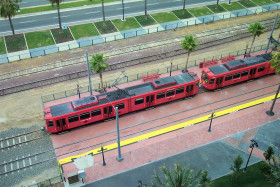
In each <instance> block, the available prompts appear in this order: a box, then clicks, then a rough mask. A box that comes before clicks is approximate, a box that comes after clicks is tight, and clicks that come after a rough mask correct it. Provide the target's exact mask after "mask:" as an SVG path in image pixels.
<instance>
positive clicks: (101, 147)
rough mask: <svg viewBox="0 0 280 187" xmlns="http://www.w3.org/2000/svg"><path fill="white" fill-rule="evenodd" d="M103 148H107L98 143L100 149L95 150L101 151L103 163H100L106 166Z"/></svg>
mask: <svg viewBox="0 0 280 187" xmlns="http://www.w3.org/2000/svg"><path fill="white" fill-rule="evenodd" d="M105 150H107V149H104V148H103V145H102V144H101V145H100V150H98V151H97V152H101V153H102V158H103V164H102V165H103V166H106V163H105V158H104V151H105Z"/></svg>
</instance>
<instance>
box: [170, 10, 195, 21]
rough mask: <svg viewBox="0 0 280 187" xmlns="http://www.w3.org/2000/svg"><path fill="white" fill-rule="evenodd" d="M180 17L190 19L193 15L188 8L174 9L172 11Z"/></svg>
mask: <svg viewBox="0 0 280 187" xmlns="http://www.w3.org/2000/svg"><path fill="white" fill-rule="evenodd" d="M172 12H173V13H174V14H175V15H176V16H177V17H178V18H179V19H188V18H191V17H193V16H192V15H191V14H190V13H189V11H188V10H185V11H183V9H181V10H174V11H172Z"/></svg>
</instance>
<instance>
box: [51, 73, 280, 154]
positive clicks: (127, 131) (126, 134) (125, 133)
mask: <svg viewBox="0 0 280 187" xmlns="http://www.w3.org/2000/svg"><path fill="white" fill-rule="evenodd" d="M263 78H265V77H263ZM277 85H278V83H277V84H272V85H269V86H266V87H263V88H260V89H254V90H252V91H249V92H245V93H241V94H239V95H236V96H232V97H227V98H225V99H222V100H219V101H215V102H211V103H208V104H206V105H203V106H198V107H195V108H191V109H186V110H183V111H180V112H177V113H173V114H170V115H166V116H163V117H160V118H156V119H153V120H149V121H145V122H142V123H138V124H135V125H132V126H127V127H125V128H122V129H120V133H121V134H122V138H123V139H127V138H131V137H133V136H135V135H140V134H143V133H148V132H150V131H153V130H157V129H159V128H163V127H166V126H167V125H170V124H173V123H181V122H182V121H186V120H189V119H191V118H194V117H198V116H200V115H202V114H203V115H205V114H210V113H211V112H212V111H213V110H216V111H219V110H221V109H224V108H225V107H228V105H226V106H217V105H219V103H222V102H225V101H231V100H232V99H235V98H236V97H243V96H246V95H247V94H254V95H253V97H251V98H250V99H253V100H254V99H257V98H259V97H264V95H270V94H274V93H275V91H269V92H267V93H263V91H264V90H266V89H270V88H272V87H275V86H277ZM225 88H226V87H225ZM223 89H224V88H223ZM260 91H261V92H262V93H261V94H260V93H258V94H257V95H255V94H256V93H257V92H260ZM205 92H207V90H206V89H200V91H199V93H198V94H202V93H205ZM191 98H192V97H191ZM191 98H184V99H179V100H176V101H172V102H170V103H166V104H171V103H174V102H181V101H182V100H185V99H191ZM244 102H245V103H246V102H248V99H243V100H241V101H239V102H236V101H235V100H233V104H230V105H229V106H231V105H238V104H240V103H244ZM208 105H215V107H214V108H213V109H211V110H209V111H204V112H202V113H201V112H199V114H197V115H195V116H187V117H184V118H180V119H176V117H175V116H176V115H180V114H183V113H186V112H190V111H192V110H197V111H200V110H201V108H204V107H207V106H208ZM133 113H135V112H133ZM133 113H128V114H125V115H122V117H124V116H126V115H131V114H133ZM168 117H172V119H173V120H167V121H168V123H163V124H162V123H160V122H158V123H159V124H158V125H156V126H153V125H152V124H150V123H155V122H156V121H160V120H163V119H165V118H168ZM174 119H176V120H174ZM143 125H146V127H145V128H143V129H141V130H139V129H138V128H137V127H139V126H141V127H143ZM133 128H136V129H137V130H136V131H134V130H132V129H133ZM115 134H116V131H115V130H113V131H109V132H106V133H104V134H100V135H96V136H93V137H90V138H87V139H83V140H80V141H77V142H73V143H71V144H67V145H63V146H60V147H56V148H55V149H62V148H65V147H70V146H73V150H72V151H69V150H70V149H69V148H67V149H66V150H67V152H66V153H61V154H60V155H57V157H58V158H61V157H65V156H66V155H69V154H73V153H76V154H77V153H78V152H80V151H83V152H86V151H89V150H90V149H93V148H98V147H99V146H100V144H102V145H108V144H110V143H114V142H115V141H116V138H115V137H114V138H106V136H109V135H113V136H114V135H115ZM92 140H96V142H95V143H94V144H91V145H88V143H85V142H86V141H91V142H92ZM104 140H105V141H104ZM99 141H101V142H99ZM80 143H82V144H83V145H87V146H85V147H82V148H81V146H75V145H76V144H80ZM77 147H79V149H77Z"/></svg>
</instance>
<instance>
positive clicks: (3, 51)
mask: <svg viewBox="0 0 280 187" xmlns="http://www.w3.org/2000/svg"><path fill="white" fill-rule="evenodd" d="M6 53H7V51H6V47H5V44H4V38H3V37H0V55H2V54H6Z"/></svg>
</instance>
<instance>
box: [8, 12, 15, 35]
mask: <svg viewBox="0 0 280 187" xmlns="http://www.w3.org/2000/svg"><path fill="white" fill-rule="evenodd" d="M8 17H9V22H10V26H11V29H12V32H13V35H15V29H14V26H13V23H12V18H11V16H10V15H9V16H8Z"/></svg>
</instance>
